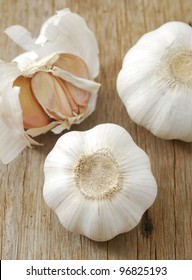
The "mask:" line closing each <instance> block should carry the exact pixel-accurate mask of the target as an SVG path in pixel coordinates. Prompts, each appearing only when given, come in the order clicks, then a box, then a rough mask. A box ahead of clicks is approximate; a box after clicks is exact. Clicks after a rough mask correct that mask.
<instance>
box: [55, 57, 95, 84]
mask: <svg viewBox="0 0 192 280" xmlns="http://www.w3.org/2000/svg"><path fill="white" fill-rule="evenodd" d="M54 65H55V66H57V67H59V68H61V69H63V70H66V71H68V72H71V73H72V74H73V75H75V76H77V77H80V78H85V79H89V76H90V75H89V72H88V68H87V65H86V63H85V62H84V61H83V60H82V59H81V58H80V57H78V56H76V55H73V54H60V55H59V58H58V59H57V61H56V62H55V63H54Z"/></svg>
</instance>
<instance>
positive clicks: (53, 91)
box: [31, 72, 72, 119]
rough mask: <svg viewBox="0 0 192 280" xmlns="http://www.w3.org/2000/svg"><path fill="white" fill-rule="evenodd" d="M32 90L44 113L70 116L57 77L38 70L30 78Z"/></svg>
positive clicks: (56, 117)
mask: <svg viewBox="0 0 192 280" xmlns="http://www.w3.org/2000/svg"><path fill="white" fill-rule="evenodd" d="M31 87H32V91H33V93H34V95H35V97H36V99H37V100H38V102H39V103H40V104H41V106H42V107H43V108H44V110H45V111H46V113H47V114H48V115H49V116H50V117H52V118H54V119H60V118H65V117H71V116H72V110H71V107H70V105H69V102H68V100H67V97H66V95H65V93H64V91H63V89H62V87H61V85H60V83H59V82H58V81H57V79H56V78H55V77H54V76H52V75H51V74H50V73H46V72H38V73H36V74H35V75H34V76H33V77H32V79H31Z"/></svg>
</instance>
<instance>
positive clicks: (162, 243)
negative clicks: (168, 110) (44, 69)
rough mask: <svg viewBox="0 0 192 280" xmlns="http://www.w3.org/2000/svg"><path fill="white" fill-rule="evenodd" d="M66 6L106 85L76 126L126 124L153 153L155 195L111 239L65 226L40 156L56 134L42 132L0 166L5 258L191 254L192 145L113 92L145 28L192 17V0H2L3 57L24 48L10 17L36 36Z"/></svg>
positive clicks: (0, 216)
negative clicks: (13, 36) (94, 45)
mask: <svg viewBox="0 0 192 280" xmlns="http://www.w3.org/2000/svg"><path fill="white" fill-rule="evenodd" d="M65 7H69V8H70V9H71V10H72V11H73V12H77V13H79V14H80V15H81V16H83V17H84V18H85V19H86V21H87V23H88V25H89V27H90V28H91V29H92V30H93V31H94V33H95V34H96V37H97V39H98V43H99V48H100V62H101V67H100V75H99V77H98V81H99V82H100V83H101V84H102V87H101V90H100V92H99V98H98V102H97V108H96V111H95V112H94V113H93V114H92V115H91V116H90V117H89V118H88V119H86V121H84V122H83V123H82V124H80V125H78V126H74V127H73V128H72V129H73V130H86V129H89V128H91V127H93V126H95V125H97V124H99V123H105V122H113V123H117V124H119V125H122V126H123V127H124V128H126V129H127V130H128V131H129V132H130V134H131V135H132V137H133V139H134V141H135V142H136V143H137V144H138V145H139V146H140V147H141V148H142V149H144V150H145V151H146V152H147V154H148V155H149V157H150V160H151V164H152V170H153V173H154V176H155V178H156V180H157V183H158V196H157V199H156V201H155V203H154V204H153V206H152V207H151V208H150V209H149V210H148V211H147V212H146V213H145V214H144V215H143V218H142V220H141V222H140V224H139V225H138V226H137V227H136V228H135V229H133V230H132V231H130V232H128V233H125V234H121V235H119V236H117V237H116V238H114V239H112V240H111V241H109V242H102V243H98V242H94V241H91V240H89V239H88V238H86V237H83V236H79V235H76V234H73V233H70V232H67V231H66V230H65V229H64V228H63V227H62V226H61V225H60V223H59V221H58V218H57V217H56V215H55V214H54V213H53V212H52V211H51V210H49V209H48V207H47V206H46V205H45V202H44V200H43V197H42V187H43V180H44V178H43V163H44V159H45V157H46V155H47V154H48V152H49V151H50V150H51V149H52V147H53V146H54V144H55V142H56V140H57V139H58V137H59V136H56V135H53V134H52V133H48V134H47V135H44V136H40V137H39V138H38V140H39V141H41V142H43V143H44V146H43V147H42V148H37V149H32V150H31V149H25V150H24V151H23V152H22V153H21V154H20V155H19V156H18V157H17V158H16V159H15V160H14V161H13V162H12V163H10V164H9V165H1V166H0V194H1V195H0V238H1V240H0V251H1V259H192V215H191V213H192V161H191V156H192V144H188V143H184V142H181V141H164V140H161V139H159V138H156V137H155V136H153V135H152V134H151V133H150V132H148V131H147V130H146V129H144V128H142V127H139V126H137V125H136V124H134V123H133V122H132V121H131V120H130V118H129V117H128V115H127V113H126V110H125V108H124V106H123V104H122V103H121V101H120V99H119V97H118V95H117V91H116V77H117V74H118V72H119V70H120V68H121V64H122V59H123V56H124V55H125V53H126V52H127V50H128V49H129V48H130V47H131V46H132V45H133V44H134V43H136V41H137V40H138V39H139V37H140V36H141V35H142V34H144V33H145V32H147V31H150V30H152V29H155V28H157V27H159V26H160V25H161V24H163V23H165V22H167V21H172V20H177V21H183V22H186V23H189V22H191V20H192V18H191V12H192V10H191V7H192V1H191V0H180V1H179V0H161V1H158V0H127V1H126V0H118V1H115V0H97V1H91V0H84V1H78V0H68V1H67V0H66V1H64V0H60V1H59V0H52V1H51V0H49V1H47V0H38V1H37V0H36V1H30V0H1V1H0V31H1V32H0V57H1V59H3V60H5V61H9V60H11V59H12V58H13V57H14V56H16V55H17V54H19V53H20V52H21V49H20V48H19V47H17V46H15V44H14V43H13V42H11V41H10V40H9V39H8V38H7V37H6V36H5V34H3V30H4V29H5V28H6V27H8V26H10V25H13V24H21V25H23V26H25V27H26V28H28V29H29V30H30V31H31V32H32V34H34V36H37V35H38V32H39V28H40V26H41V24H42V23H43V22H44V20H45V19H47V18H48V17H49V16H51V15H53V14H54V13H55V11H56V10H59V9H63V8H65Z"/></svg>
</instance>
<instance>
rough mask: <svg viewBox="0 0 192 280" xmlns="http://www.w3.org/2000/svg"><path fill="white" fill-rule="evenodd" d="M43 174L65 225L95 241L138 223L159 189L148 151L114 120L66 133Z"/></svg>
mask: <svg viewBox="0 0 192 280" xmlns="http://www.w3.org/2000/svg"><path fill="white" fill-rule="evenodd" d="M44 174H45V182H44V189H43V194H44V199H45V201H46V203H47V204H48V206H49V207H50V208H52V209H53V210H54V211H55V212H56V214H57V215H58V217H59V220H60V222H61V223H62V225H63V226H64V227H65V228H66V229H68V230H70V231H72V232H76V233H78V234H82V235H85V236H87V237H89V238H90V239H93V240H96V241H106V240H109V239H111V238H113V237H115V236H116V235H118V234H120V233H123V232H127V231H129V230H131V229H132V228H134V227H135V226H136V225H137V224H138V223H139V221H140V219H141V216H142V214H143V213H144V211H145V210H146V209H147V208H149V207H150V206H151V205H152V203H153V202H154V199H155V197H156V194H157V186H156V181H155V179H154V177H153V175H152V172H151V167H150V161H149V158H148V156H147V155H146V153H145V152H144V151H143V150H141V149H140V148H139V147H138V146H137V145H136V144H135V143H134V142H133V140H132V138H131V136H130V135H129V134H128V132H127V131H126V130H125V129H123V128H122V127H120V126H118V125H115V124H100V125H98V126H96V127H94V128H92V129H90V130H88V131H85V132H76V131H72V132H68V133H66V134H65V135H63V136H61V137H60V138H59V140H58V141H57V143H56V145H55V147H54V148H53V150H52V151H51V152H50V153H49V154H48V156H47V158H46V160H45V165H44Z"/></svg>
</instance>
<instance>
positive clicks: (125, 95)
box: [117, 22, 192, 142]
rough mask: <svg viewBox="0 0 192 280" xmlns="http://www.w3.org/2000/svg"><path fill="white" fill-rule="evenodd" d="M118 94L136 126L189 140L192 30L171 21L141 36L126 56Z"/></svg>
mask: <svg viewBox="0 0 192 280" xmlns="http://www.w3.org/2000/svg"><path fill="white" fill-rule="evenodd" d="M117 90H118V93H119V96H120V98H121V99H122V101H123V102H124V104H125V106H126V109H127V111H128V114H129V116H130V117H131V119H132V120H133V121H135V122H136V123H137V124H139V125H142V126H144V127H146V128H147V129H149V130H150V131H151V132H152V133H153V134H155V135H156V136H158V137H161V138H164V139H180V140H183V141H187V142H190V141H192V28H191V27H190V26H189V25H187V24H185V23H182V22H169V23H166V24H164V25H162V26H161V27H160V28H158V29H156V30H155V31H152V32H149V33H147V34H145V35H144V36H142V37H141V39H140V40H139V41H138V42H137V43H136V45H135V46H133V47H132V48H131V49H130V50H129V51H128V53H127V54H126V55H125V57H124V60H123V66H122V69H121V71H120V73H119V75H118V78H117Z"/></svg>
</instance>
